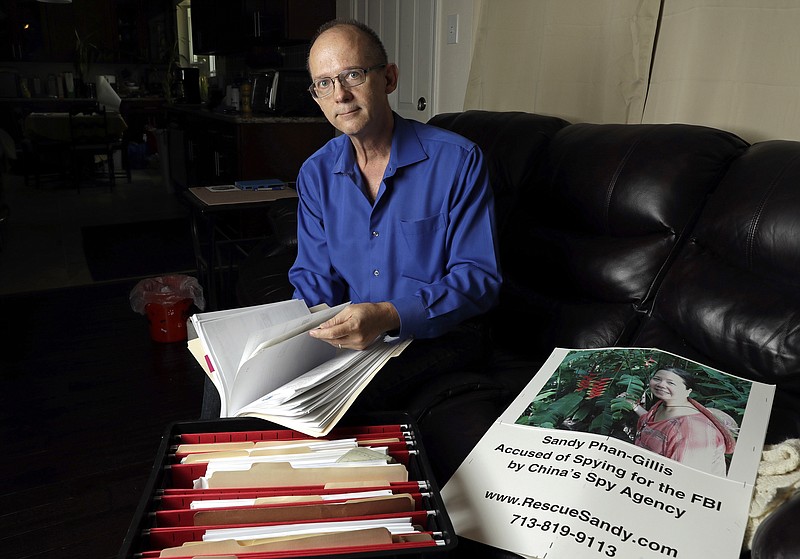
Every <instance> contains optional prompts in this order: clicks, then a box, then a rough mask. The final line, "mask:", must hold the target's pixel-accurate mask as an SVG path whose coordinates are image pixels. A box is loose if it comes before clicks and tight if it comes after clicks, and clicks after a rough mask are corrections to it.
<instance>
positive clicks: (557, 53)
mask: <svg viewBox="0 0 800 559" xmlns="http://www.w3.org/2000/svg"><path fill="white" fill-rule="evenodd" d="M658 10H659V1H658V0H476V1H475V18H476V22H477V24H476V29H475V43H474V50H473V59H472V65H471V67H470V76H469V82H468V84H467V92H466V95H465V100H464V108H465V109H471V108H473V109H487V110H522V111H528V112H535V113H539V114H548V115H554V116H560V117H562V118H564V119H566V120H569V121H570V122H580V121H589V122H639V121H640V120H641V118H642V111H643V109H644V100H645V94H646V87H647V79H648V73H649V69H650V63H651V54H652V51H653V40H654V37H655V34H656V23H657V18H658Z"/></svg>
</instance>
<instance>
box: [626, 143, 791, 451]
mask: <svg viewBox="0 0 800 559" xmlns="http://www.w3.org/2000/svg"><path fill="white" fill-rule="evenodd" d="M633 341H634V343H635V345H639V346H647V347H651V346H655V347H660V348H661V349H665V350H667V351H673V352H675V353H681V354H683V355H685V356H687V357H690V358H693V359H695V360H697V361H700V362H702V363H705V364H707V365H710V366H713V367H717V368H719V369H721V370H723V371H725V372H728V373H731V374H736V375H739V376H742V377H745V378H749V379H751V380H757V381H761V382H767V383H775V384H777V385H778V387H779V390H778V391H777V393H776V398H775V406H774V409H773V417H772V420H771V423H770V428H769V432H770V437H769V439H768V440H771V441H777V440H780V439H781V438H783V437H784V436H796V434H797V433H798V432H800V421H798V418H797V415H798V414H797V413H796V410H797V409H800V142H790V141H768V142H762V143H758V144H755V145H753V146H751V147H750V148H749V149H748V150H747V151H746V153H745V154H743V155H742V156H741V157H740V158H739V159H737V160H736V161H735V162H734V163H733V165H732V166H731V168H730V170H729V171H728V173H727V174H726V176H725V177H724V179H723V180H722V181H721V182H720V184H719V186H718V188H717V189H716V191H715V192H714V193H713V195H712V196H711V198H710V200H709V202H708V204H707V205H706V207H705V209H704V211H703V213H702V215H701V217H700V219H699V221H698V222H697V224H696V226H695V227H694V230H693V231H692V233H691V237H690V242H689V243H688V244H687V245H686V247H685V248H684V249H683V250H682V251H681V253H680V254H679V255H678V258H677V259H676V261H675V263H674V264H673V266H672V267H671V268H670V270H669V272H668V273H667V275H666V277H665V279H664V282H663V284H662V285H661V287H660V289H659V290H658V293H657V295H656V297H655V302H654V305H653V309H652V313H651V316H649V317H648V318H647V319H646V320H645V321H644V323H643V325H642V327H641V331H640V332H639V333H638V334H637V335H636V337H635V339H634V340H633Z"/></svg>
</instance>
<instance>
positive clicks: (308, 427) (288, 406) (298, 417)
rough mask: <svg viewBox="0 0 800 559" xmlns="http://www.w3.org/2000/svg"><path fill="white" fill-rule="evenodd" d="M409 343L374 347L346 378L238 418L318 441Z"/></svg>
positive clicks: (242, 412)
mask: <svg viewBox="0 0 800 559" xmlns="http://www.w3.org/2000/svg"><path fill="white" fill-rule="evenodd" d="M409 343H410V340H406V341H404V342H401V343H399V344H388V343H381V344H377V345H374V346H371V349H370V350H363V353H365V357H366V359H364V360H362V362H360V363H358V364H357V366H355V367H353V368H352V370H349V371H347V372H346V373H345V374H342V375H339V376H336V377H334V378H332V379H329V380H328V381H327V382H323V383H321V384H319V385H317V386H315V387H313V388H310V389H307V390H306V391H304V392H303V393H302V394H300V395H299V396H298V397H296V398H293V399H290V400H288V401H286V402H285V403H284V404H283V405H280V406H276V407H272V406H269V405H268V404H267V403H264V402H254V403H253V404H251V405H248V406H245V407H244V408H242V409H241V410H240V411H239V413H238V414H237V415H244V416H252V417H260V418H262V419H267V420H269V421H273V422H274V423H278V424H279V425H283V426H284V427H287V428H289V429H294V430H297V431H300V432H301V433H305V434H307V435H310V436H314V437H322V436H325V435H326V434H327V433H328V432H330V430H331V429H332V428H333V427H334V426H335V425H336V423H337V422H338V421H339V420H340V419H341V417H342V416H343V415H344V414H345V412H346V411H347V410H348V409H349V408H350V406H351V405H352V404H353V402H354V401H355V399H356V398H357V397H358V395H359V394H360V393H361V391H362V390H363V389H364V387H365V386H367V384H368V383H369V381H370V380H372V378H373V377H374V376H375V374H377V372H378V371H379V370H380V369H381V367H383V365H384V364H385V363H386V361H388V360H389V359H390V358H391V357H393V356H394V355H397V354H398V353H400V352H401V351H402V350H403V349H404V348H405V347H406V346H407V345H408V344H409Z"/></svg>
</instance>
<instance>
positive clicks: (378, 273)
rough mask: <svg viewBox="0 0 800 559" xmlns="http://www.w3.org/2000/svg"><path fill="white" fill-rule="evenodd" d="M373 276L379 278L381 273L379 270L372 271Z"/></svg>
mask: <svg viewBox="0 0 800 559" xmlns="http://www.w3.org/2000/svg"><path fill="white" fill-rule="evenodd" d="M372 275H373V276H375V277H376V278H377V277H378V276H379V275H381V273H380V272H379V271H378V270H372Z"/></svg>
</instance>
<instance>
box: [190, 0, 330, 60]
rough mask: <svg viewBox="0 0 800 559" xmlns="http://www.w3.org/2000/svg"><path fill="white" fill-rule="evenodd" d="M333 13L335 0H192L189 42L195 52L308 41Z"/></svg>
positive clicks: (233, 50) (229, 51)
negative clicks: (218, 0) (191, 43)
mask: <svg viewBox="0 0 800 559" xmlns="http://www.w3.org/2000/svg"><path fill="white" fill-rule="evenodd" d="M335 16H336V1H335V0H238V1H237V0H234V1H232V2H230V3H225V4H222V3H219V2H214V1H213V0H192V42H193V48H194V51H195V52H196V53H198V54H238V53H245V52H247V51H249V50H250V49H252V48H258V47H264V46H270V47H279V46H281V45H289V44H298V43H304V42H308V41H309V40H310V39H311V37H312V36H313V35H314V32H315V31H316V30H317V28H318V27H319V26H320V25H322V24H323V23H325V22H326V21H328V20H330V19H333V18H334V17H335Z"/></svg>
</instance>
